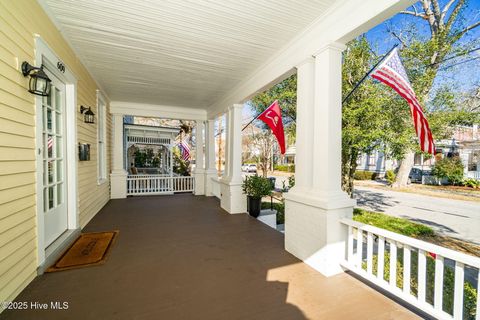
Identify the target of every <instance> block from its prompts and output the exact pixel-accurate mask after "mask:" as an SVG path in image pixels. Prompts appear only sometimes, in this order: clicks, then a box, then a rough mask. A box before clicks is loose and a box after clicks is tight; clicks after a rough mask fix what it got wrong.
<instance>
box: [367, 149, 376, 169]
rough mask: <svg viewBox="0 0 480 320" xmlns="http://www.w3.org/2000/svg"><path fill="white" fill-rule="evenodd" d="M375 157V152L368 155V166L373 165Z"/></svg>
mask: <svg viewBox="0 0 480 320" xmlns="http://www.w3.org/2000/svg"><path fill="white" fill-rule="evenodd" d="M375 156H376V152H372V153H370V154H368V165H369V166H374V165H375V162H376V160H377V159H375Z"/></svg>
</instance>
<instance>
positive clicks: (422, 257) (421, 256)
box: [418, 249, 427, 302]
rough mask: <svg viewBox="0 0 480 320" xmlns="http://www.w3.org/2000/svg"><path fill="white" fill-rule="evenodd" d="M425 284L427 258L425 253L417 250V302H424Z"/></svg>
mask: <svg viewBox="0 0 480 320" xmlns="http://www.w3.org/2000/svg"><path fill="white" fill-rule="evenodd" d="M426 283H427V256H426V254H425V251H424V250H422V249H418V300H419V301H420V302H424V301H425V288H426Z"/></svg>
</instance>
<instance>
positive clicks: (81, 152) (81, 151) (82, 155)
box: [78, 143, 90, 161]
mask: <svg viewBox="0 0 480 320" xmlns="http://www.w3.org/2000/svg"><path fill="white" fill-rule="evenodd" d="M78 158H79V160H80V161H90V145H89V144H88V143H79V144H78Z"/></svg>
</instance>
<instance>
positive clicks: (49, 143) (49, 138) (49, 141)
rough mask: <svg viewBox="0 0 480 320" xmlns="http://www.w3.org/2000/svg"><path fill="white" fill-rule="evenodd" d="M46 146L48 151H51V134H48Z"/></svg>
mask: <svg viewBox="0 0 480 320" xmlns="http://www.w3.org/2000/svg"><path fill="white" fill-rule="evenodd" d="M47 147H48V151H51V149H52V148H53V137H52V136H48V139H47Z"/></svg>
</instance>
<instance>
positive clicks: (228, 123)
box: [220, 108, 232, 180]
mask: <svg viewBox="0 0 480 320" xmlns="http://www.w3.org/2000/svg"><path fill="white" fill-rule="evenodd" d="M231 120H232V115H231V110H230V108H229V109H228V110H227V112H226V113H225V146H224V147H223V148H224V150H225V159H224V161H225V165H224V167H223V174H222V179H224V180H226V179H227V178H228V177H229V176H230V171H229V166H228V165H227V164H228V163H230V150H229V149H230V148H229V145H230V143H229V132H230V130H231V127H232V124H231ZM220 121H222V119H220Z"/></svg>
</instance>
